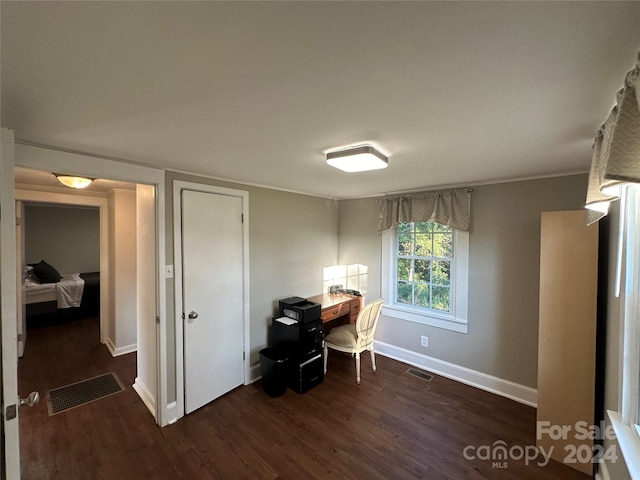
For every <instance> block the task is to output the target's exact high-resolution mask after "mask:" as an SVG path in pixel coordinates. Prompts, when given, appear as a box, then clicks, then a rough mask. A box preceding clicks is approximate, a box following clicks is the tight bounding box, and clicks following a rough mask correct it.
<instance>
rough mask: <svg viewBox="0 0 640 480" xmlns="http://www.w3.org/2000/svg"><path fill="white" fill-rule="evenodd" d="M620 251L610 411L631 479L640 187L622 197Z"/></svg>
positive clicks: (636, 448)
mask: <svg viewBox="0 0 640 480" xmlns="http://www.w3.org/2000/svg"><path fill="white" fill-rule="evenodd" d="M620 226H621V229H622V230H621V233H622V235H621V237H622V242H621V243H620V244H619V246H618V248H619V249H621V251H622V258H623V260H622V262H621V263H620V264H619V266H618V268H619V269H620V272H619V275H620V277H621V278H620V280H621V292H620V300H621V303H620V307H621V308H620V310H621V318H622V328H623V335H622V337H623V341H622V350H623V352H622V353H623V354H622V391H621V400H622V401H621V408H620V412H613V411H609V418H610V419H611V423H612V425H613V427H614V429H615V433H616V436H617V438H618V443H619V444H620V448H621V450H622V453H623V457H624V459H625V462H626V463H627V468H628V469H629V473H630V475H631V477H632V478H637V477H638V476H639V475H640V425H639V423H640V313H639V312H640V186H639V185H629V186H627V187H626V188H625V191H624V192H623V194H622V196H621V203H620Z"/></svg>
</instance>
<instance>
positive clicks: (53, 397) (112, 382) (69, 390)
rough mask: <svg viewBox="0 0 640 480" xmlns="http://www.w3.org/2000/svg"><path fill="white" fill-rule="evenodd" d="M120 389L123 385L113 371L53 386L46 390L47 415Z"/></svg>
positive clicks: (77, 405) (120, 390)
mask: <svg viewBox="0 0 640 480" xmlns="http://www.w3.org/2000/svg"><path fill="white" fill-rule="evenodd" d="M122 391H124V387H123V386H122V384H121V383H120V380H119V379H118V377H116V374H115V373H106V374H104V375H100V376H98V377H94V378H90V379H89V380H83V381H82V382H77V383H72V384H71V385H66V386H64V387H60V388H54V389H53V390H49V391H48V392H47V407H48V409H49V416H52V415H56V414H58V413H62V412H66V411H67V410H71V409H72V408H75V407H79V406H80V405H84V404H86V403H90V402H93V401H95V400H99V399H101V398H104V397H108V396H109V395H113V394H115V393H119V392H122Z"/></svg>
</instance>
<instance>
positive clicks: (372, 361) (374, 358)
mask: <svg viewBox="0 0 640 480" xmlns="http://www.w3.org/2000/svg"><path fill="white" fill-rule="evenodd" d="M370 352H371V368H373V371H374V372H375V371H376V354H375V353H373V348H372V349H371V350H370Z"/></svg>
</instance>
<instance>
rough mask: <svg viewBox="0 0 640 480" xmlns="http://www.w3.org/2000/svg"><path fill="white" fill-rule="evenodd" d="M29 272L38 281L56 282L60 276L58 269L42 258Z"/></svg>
mask: <svg viewBox="0 0 640 480" xmlns="http://www.w3.org/2000/svg"><path fill="white" fill-rule="evenodd" d="M31 273H32V274H33V275H35V277H36V278H37V279H38V280H39V281H40V283H56V282H59V281H60V279H61V278H62V275H60V274H59V273H58V271H57V270H56V269H55V268H53V267H52V266H51V265H49V264H48V263H47V262H45V261H44V260H40V263H36V264H34V265H33V270H31Z"/></svg>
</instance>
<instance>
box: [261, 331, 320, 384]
mask: <svg viewBox="0 0 640 480" xmlns="http://www.w3.org/2000/svg"><path fill="white" fill-rule="evenodd" d="M271 333H272V343H273V345H274V346H275V347H278V348H282V349H284V350H286V351H287V353H288V355H289V362H288V365H289V366H288V369H287V385H288V386H289V388H291V389H292V390H294V391H296V392H298V393H304V392H306V391H307V390H309V389H310V388H311V387H314V386H315V385H318V384H319V383H322V381H323V380H324V371H323V368H324V367H323V363H322V320H321V319H320V318H318V319H317V320H313V321H308V322H306V323H302V322H296V323H293V324H292V325H287V324H285V323H282V322H280V321H278V320H277V319H275V320H274V321H273V325H272V331H271Z"/></svg>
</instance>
